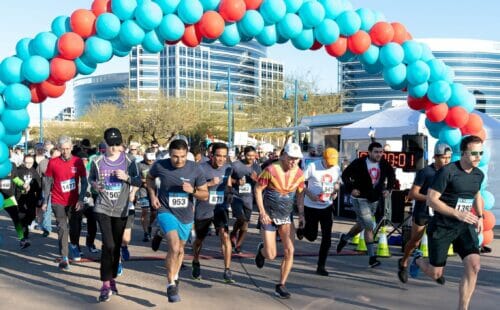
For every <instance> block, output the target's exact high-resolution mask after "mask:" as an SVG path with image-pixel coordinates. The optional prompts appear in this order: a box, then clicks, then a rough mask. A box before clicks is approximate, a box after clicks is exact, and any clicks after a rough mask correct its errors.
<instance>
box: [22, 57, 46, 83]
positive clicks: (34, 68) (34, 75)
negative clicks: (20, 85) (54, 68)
mask: <svg viewBox="0 0 500 310" xmlns="http://www.w3.org/2000/svg"><path fill="white" fill-rule="evenodd" d="M21 72H22V75H23V76H24V78H25V79H26V80H28V81H30V82H31V83H41V82H43V81H45V80H46V79H48V78H49V75H50V63H49V61H48V60H47V59H45V58H43V57H42V56H38V55H34V56H30V57H29V58H27V59H26V60H24V61H23V64H22V65H21Z"/></svg>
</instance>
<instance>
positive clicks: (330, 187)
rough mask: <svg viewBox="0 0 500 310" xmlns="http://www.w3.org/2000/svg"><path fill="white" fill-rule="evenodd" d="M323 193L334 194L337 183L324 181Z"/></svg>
mask: <svg viewBox="0 0 500 310" xmlns="http://www.w3.org/2000/svg"><path fill="white" fill-rule="evenodd" d="M322 187H323V193H325V194H333V192H334V191H335V183H333V182H322Z"/></svg>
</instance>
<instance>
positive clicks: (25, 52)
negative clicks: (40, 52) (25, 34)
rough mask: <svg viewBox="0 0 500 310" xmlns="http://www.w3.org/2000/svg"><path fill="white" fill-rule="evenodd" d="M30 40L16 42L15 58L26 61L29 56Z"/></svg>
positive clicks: (24, 39)
mask: <svg viewBox="0 0 500 310" xmlns="http://www.w3.org/2000/svg"><path fill="white" fill-rule="evenodd" d="M30 42H31V39H30V38H23V39H21V40H19V41H17V44H16V56H17V57H19V59H21V60H26V59H28V58H29V57H30V56H31V53H30Z"/></svg>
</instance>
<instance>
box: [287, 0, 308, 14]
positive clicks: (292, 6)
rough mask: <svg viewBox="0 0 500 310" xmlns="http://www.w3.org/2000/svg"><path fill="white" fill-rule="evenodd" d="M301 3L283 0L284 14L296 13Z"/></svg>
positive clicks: (301, 1)
mask: <svg viewBox="0 0 500 310" xmlns="http://www.w3.org/2000/svg"><path fill="white" fill-rule="evenodd" d="M303 3H304V1H303V0H285V5H286V12H287V13H297V11H298V10H299V9H300V7H301V6H302V4H303Z"/></svg>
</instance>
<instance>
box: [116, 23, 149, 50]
mask: <svg viewBox="0 0 500 310" xmlns="http://www.w3.org/2000/svg"><path fill="white" fill-rule="evenodd" d="M145 35H146V33H145V32H144V30H142V28H141V27H140V26H139V25H137V23H136V22H135V21H133V20H126V21H124V22H123V24H122V26H121V28H120V33H119V35H118V37H119V38H120V41H121V42H122V43H124V44H126V45H128V46H136V45H139V44H141V43H142V40H144V36H145Z"/></svg>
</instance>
